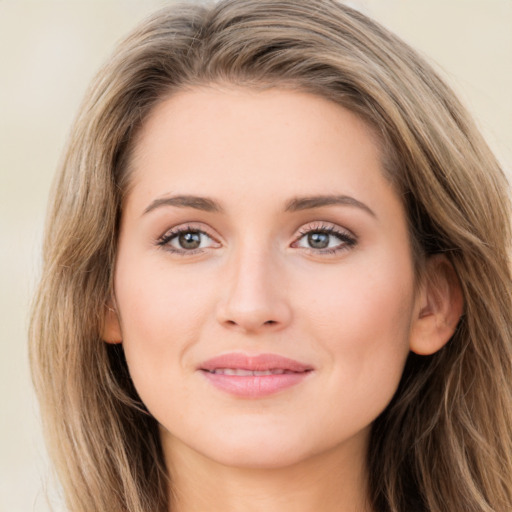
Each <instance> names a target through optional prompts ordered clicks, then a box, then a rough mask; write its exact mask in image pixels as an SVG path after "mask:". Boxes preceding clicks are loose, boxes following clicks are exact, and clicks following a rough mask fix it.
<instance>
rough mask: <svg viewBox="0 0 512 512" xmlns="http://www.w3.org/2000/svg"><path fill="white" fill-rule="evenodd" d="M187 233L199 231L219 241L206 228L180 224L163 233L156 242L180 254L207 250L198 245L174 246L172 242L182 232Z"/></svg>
mask: <svg viewBox="0 0 512 512" xmlns="http://www.w3.org/2000/svg"><path fill="white" fill-rule="evenodd" d="M185 233H197V234H199V235H206V236H207V237H208V238H210V239H211V240H213V241H214V242H215V243H217V244H218V243H219V242H218V241H217V240H216V239H215V238H214V237H213V236H211V235H210V234H209V233H207V232H206V231H205V230H204V229H199V228H197V227H194V226H190V225H188V226H182V227H181V226H178V227H176V228H173V229H171V230H169V231H167V232H166V233H165V234H164V235H162V236H161V237H160V238H159V239H158V240H157V242H156V244H157V245H158V246H159V247H161V248H162V249H164V250H166V251H169V252H170V253H173V254H177V255H179V256H192V255H194V254H198V253H201V252H203V251H204V250H205V248H201V247H198V248H196V249H190V250H188V249H183V248H181V249H178V248H176V247H172V246H171V245H170V243H171V242H172V240H174V239H175V238H177V237H179V236H180V235H182V234H185Z"/></svg>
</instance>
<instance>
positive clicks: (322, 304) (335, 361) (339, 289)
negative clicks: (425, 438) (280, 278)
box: [298, 251, 414, 407]
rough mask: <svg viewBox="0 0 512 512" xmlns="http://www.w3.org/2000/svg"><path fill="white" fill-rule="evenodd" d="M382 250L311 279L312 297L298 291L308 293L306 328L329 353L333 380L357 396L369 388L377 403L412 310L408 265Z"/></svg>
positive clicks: (404, 341) (397, 370) (402, 347)
mask: <svg viewBox="0 0 512 512" xmlns="http://www.w3.org/2000/svg"><path fill="white" fill-rule="evenodd" d="M386 254H387V253H386ZM386 254H382V255H376V257H375V260H374V261H368V260H366V259H363V258H362V259H361V260H357V262H356V259H355V258H354V262H355V263H354V264H353V265H352V264H348V263H347V265H346V267H344V268H343V269H332V271H330V272H329V274H327V273H326V274H325V275H324V276H321V277H320V279H319V280H318V281H317V290H319V289H321V290H322V293H321V294H315V297H312V296H311V295H312V294H311V291H310V292H309V293H308V292H307V290H306V289H304V290H302V291H299V292H298V295H299V296H300V295H301V294H304V295H303V296H308V295H309V299H310V300H308V301H304V302H303V307H304V315H306V314H307V317H308V318H309V319H310V321H309V325H307V326H306V329H308V332H309V333H310V337H313V338H314V339H316V340H319V345H321V347H322V348H323V349H324V350H326V351H328V352H329V354H330V363H331V364H332V372H333V373H332V374H333V375H334V376H335V379H336V381H337V382H340V383H341V384H342V386H345V387H347V386H349V387H350V389H353V390H354V392H356V393H357V394H359V395H360V397H361V398H363V397H364V396H365V393H367V392H370V393H371V395H372V396H374V397H375V399H376V403H377V402H381V403H382V404H383V405H386V403H387V401H389V399H391V396H392V395H393V393H394V391H395V389H396V386H397V385H398V382H399V380H400V377H401V374H402V371H403V366H404V364H405V360H406V358H407V355H408V353H409V335H410V330H411V322H412V318H413V311H414V275H413V270H412V264H411V262H410V260H409V259H408V258H402V259H399V258H397V257H396V254H394V253H393V252H391V251H390V252H389V256H387V255H386ZM377 256H378V257H377ZM372 260H373V258H372ZM306 311H307V313H306ZM342 386H340V389H342ZM384 402H385V403H384ZM382 404H381V405H382ZM379 407H380V406H379Z"/></svg>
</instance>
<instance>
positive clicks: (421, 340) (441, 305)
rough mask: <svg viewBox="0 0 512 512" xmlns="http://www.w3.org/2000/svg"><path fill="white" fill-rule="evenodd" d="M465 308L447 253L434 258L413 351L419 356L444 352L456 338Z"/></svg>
mask: <svg viewBox="0 0 512 512" xmlns="http://www.w3.org/2000/svg"><path fill="white" fill-rule="evenodd" d="M463 308H464V299H463V295H462V289H461V286H460V281H459V278H458V277H457V274H456V273H455V269H454V268H453V266H452V264H451V263H450V261H449V260H448V258H446V256H445V255H443V254H436V255H434V256H431V257H430V258H429V259H428V261H427V263H426V269H425V276H424V280H423V283H422V285H421V289H420V290H419V291H418V296H417V304H416V311H415V314H414V315H415V316H414V319H413V325H412V326H411V337H410V349H411V351H412V352H415V353H416V354H419V355H431V354H434V353H435V352H437V351H438V350H440V349H441V348H442V347H444V345H445V344H446V343H448V341H449V340H450V338H451V337H452V336H453V333H454V332H455V329H456V328H457V324H458V323H459V319H460V317H461V315H462V312H463Z"/></svg>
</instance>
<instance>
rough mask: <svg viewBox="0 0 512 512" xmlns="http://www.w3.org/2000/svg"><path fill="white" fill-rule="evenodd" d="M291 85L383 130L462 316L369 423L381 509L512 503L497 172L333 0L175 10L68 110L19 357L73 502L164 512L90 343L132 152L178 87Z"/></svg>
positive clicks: (429, 72) (415, 219)
mask: <svg viewBox="0 0 512 512" xmlns="http://www.w3.org/2000/svg"><path fill="white" fill-rule="evenodd" d="M214 82H231V83H235V84H237V85H243V86H249V87H274V86H276V87H292V88H296V89H300V90H304V91H308V92H311V93H313V94H317V95H320V96H322V97H325V98H328V99H330V100H332V101H334V102H336V103H338V104H341V105H343V106H344V107H346V108H348V109H350V110H352V111H353V112H355V113H357V114H358V115H359V116H361V117H362V118H363V119H365V120H366V121H367V122H368V123H369V124H370V125H371V126H373V127H374V129H375V130H376V131H377V133H378V134H379V135H380V139H381V141H382V146H383V149H384V154H385V158H384V159H385V161H384V165H385V168H386V173H387V175H388V176H389V179H390V180H392V182H393V183H394V184H395V186H396V188H397V191H398V193H399V194H400V195H401V196H402V197H403V201H404V204H405V206H406V209H407V213H408V218H409V223H410V231H411V240H412V244H413V247H414V252H415V255H416V260H417V262H418V267H421V264H420V263H419V262H421V260H422V258H424V257H426V256H428V255H429V254H433V253H439V252H443V253H445V254H446V255H447V257H448V258H449V259H450V261H451V262H452V264H453V266H454V268H455V270H456V272H457V275H458V277H459V279H460V282H461V285H462V288H463V293H464V299H465V312H464V315H463V317H462V319H461V321H460V324H459V326H458V328H457V331H456V333H455V335H454V336H453V338H452V339H451V341H450V342H449V343H448V344H447V345H446V347H445V348H443V349H442V350H441V351H439V352H438V353H436V354H435V355H433V356H428V357H427V356H417V355H414V354H411V355H410V356H409V358H408V360H407V363H406V367H405V370H404V375H403V378H402V380H401V383H400V386H399V389H398V390H397V392H396V395H395V396H394V398H393V400H392V402H391V403H390V404H389V406H388V407H387V408H386V410H385V411H384V412H383V413H382V415H381V416H380V417H379V418H377V420H376V421H375V423H374V425H373V430H372V437H371V443H370V449H369V454H368V467H369V471H370V491H371V500H372V503H373V506H374V508H375V510H376V511H377V512H412V511H414V512H421V511H428V512H446V511H447V510H452V511H455V510H460V511H464V512H491V511H494V512H504V511H506V510H512V394H511V391H512V368H511V366H512V357H511V356H512V353H511V347H512V344H511V340H512V332H511V329H512V307H511V290H512V286H511V284H512V283H511V272H510V260H509V255H510V252H509V250H510V246H509V244H510V240H511V238H510V211H509V201H508V196H507V183H506V180H505V178H504V175H503V173H502V171H501V170H500V167H499V164H498V163H497V161H496V159H495V158H494V156H493V155H492V153H491V152H490V151H489V149H488V147H487V145H486V143H485V142H484V140H483V139H482V137H481V136H480V134H479V133H478V131H477V129H476V128H475V126H474V124H473V122H472V121H471V119H470V117H469V116H468V114H467V113H466V111H465V110H464V108H463V107H462V106H461V105H460V103H459V101H458V100H457V99H456V97H455V96H454V94H453V93H452V92H451V90H450V89H449V88H448V87H447V86H446V85H445V83H444V82H443V81H442V80H441V79H440V78H439V76H438V75H437V74H436V72H434V71H433V69H432V68H431V67H430V66H429V65H428V64H427V63H425V61H424V60H423V59H422V58H420V57H419V56H418V54H417V53H415V52H414V51H413V50H412V49H411V48H410V47H409V46H407V45H406V44H405V43H404V42H402V41H401V40H400V39H398V38H397V37H395V36H394V35H393V34H391V33H389V32H388V31H387V30H385V29H384V28H382V27H381V26H379V25H378V24H377V23H375V22H373V21H371V20H370V19H368V18H367V17H365V16H363V15H362V14H360V13H359V12H357V11H355V10H352V9H350V8H348V7H346V6H343V5H342V4H340V3H338V2H336V1H334V0H225V1H221V2H219V3H216V4H212V5H209V6H208V5H207V6H205V5H204V4H203V5H183V6H180V7H176V6H174V7H168V8H165V9H163V10H161V11H159V12H157V13H156V14H155V15H154V16H153V17H151V18H150V19H149V20H147V21H146V22H144V23H143V24H141V25H140V26H139V27H138V28H137V29H136V30H135V31H134V32H133V33H132V34H131V35H130V36H129V37H128V38H127V39H126V40H125V41H124V42H122V43H121V44H120V46H119V47H118V48H117V50H116V51H115V53H114V55H113V56H112V58H111V59H110V60H109V62H108V63H107V64H106V66H105V67H104V68H103V69H102V70H101V72H100V73H99V74H98V76H97V77H96V79H95V81H94V82H93V84H92V87H91V88H90V90H89V92H88V94H87V96H86V98H85V101H84V103H83V105H82V107H81V109H80V112H79V115H78V117H77V119H76V122H75V125H74V127H73V129H72V136H71V139H70V141H69V144H68V147H67V150H66V153H65V156H64V158H63V160H62V164H61V166H60V170H59V173H58V175H57V178H56V182H55V185H54V190H53V195H52V198H51V206H50V210H49V215H48V220H47V228H46V236H45V242H44V267H43V272H42V278H41V284H40V287H39V291H38V294H37V297H36V299H35V304H34V310H33V318H32V324H31V331H30V337H31V346H30V350H31V361H32V372H33V379H34V383H35V388H36V391H37V393H38V396H39V400H40V404H41V413H42V417H43V421H44V426H45V432H46V436H47V442H48V447H49V451H50V454H51V455H52V457H53V460H54V463H55V466H56V469H57V473H58V475H59V478H60V481H61V483H62V486H63V489H64V494H65V497H66V502H67V506H68V508H69V510H70V511H71V512H94V511H97V512H100V511H101V512H104V511H115V512H118V511H119V512H121V511H122V512H143V511H147V512H149V511H151V512H164V511H165V512H166V511H167V510H168V507H169V503H168V489H169V486H171V487H172V482H169V478H168V475H167V472H166V468H165V464H164V460H163V456H162V452H161V446H160V440H159V436H158V427H157V424H156V421H155V420H154V419H153V418H152V417H151V416H150V415H149V414H148V413H147V411H146V410H145V408H144V405H143V404H142V403H141V402H140V400H139V399H138V397H137V394H136V392H135V390H134V388H133V385H132V383H131V380H130V376H129V373H128V370H127V367H126V362H125V360H124V356H123V351H122V346H114V345H107V344H106V343H104V342H103V341H102V340H101V338H100V332H101V329H102V323H103V319H104V315H105V308H106V305H107V303H108V300H109V297H110V294H111V285H112V273H113V266H114V259H115V255H116V242H117V231H118V223H119V219H120V215H121V210H122V201H123V195H124V194H126V192H127V190H128V187H129V177H130V175H129V165H128V162H129V157H130V150H131V148H132V145H133V144H132V142H133V140H134V136H135V134H136V133H137V130H138V129H139V128H140V126H141V124H142V123H143V122H144V120H145V118H146V117H147V115H148V113H149V112H150V111H151V110H152V109H153V108H154V107H155V105H157V104H158V102H159V101H162V99H164V98H165V97H168V96H169V95H170V94H172V93H173V91H176V90H179V89H183V88H186V87H191V86H194V85H198V84H209V83H214Z"/></svg>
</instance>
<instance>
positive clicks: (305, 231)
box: [292, 224, 357, 254]
mask: <svg viewBox="0 0 512 512" xmlns="http://www.w3.org/2000/svg"><path fill="white" fill-rule="evenodd" d="M356 242H357V240H356V237H355V236H354V235H353V234H352V233H350V231H348V230H344V229H341V228H338V227H335V226H333V225H326V224H322V225H320V226H306V227H304V228H301V230H300V237H299V238H298V239H297V240H296V241H295V242H294V243H293V244H292V247H298V248H303V249H308V250H310V251H312V252H315V253H328V254H332V253H337V252H338V251H342V250H346V249H349V248H351V247H353V246H354V245H356Z"/></svg>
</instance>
